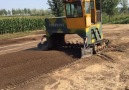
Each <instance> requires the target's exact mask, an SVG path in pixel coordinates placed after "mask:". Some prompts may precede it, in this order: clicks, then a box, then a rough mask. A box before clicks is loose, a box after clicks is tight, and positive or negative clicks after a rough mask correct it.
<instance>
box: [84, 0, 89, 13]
mask: <svg viewBox="0 0 129 90" xmlns="http://www.w3.org/2000/svg"><path fill="white" fill-rule="evenodd" d="M85 12H86V14H90V2H88V1H87V2H85Z"/></svg>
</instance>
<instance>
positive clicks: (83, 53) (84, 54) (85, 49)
mask: <svg viewBox="0 0 129 90" xmlns="http://www.w3.org/2000/svg"><path fill="white" fill-rule="evenodd" d="M87 41H88V37H86V38H84V47H83V48H81V58H86V57H90V56H92V55H93V48H90V47H89V46H88V44H87Z"/></svg>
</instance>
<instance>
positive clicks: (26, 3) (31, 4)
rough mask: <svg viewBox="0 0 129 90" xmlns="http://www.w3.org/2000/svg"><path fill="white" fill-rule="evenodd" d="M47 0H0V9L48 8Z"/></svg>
mask: <svg viewBox="0 0 129 90" xmlns="http://www.w3.org/2000/svg"><path fill="white" fill-rule="evenodd" d="M48 7H49V6H48V5H47V0H0V9H7V10H11V9H12V8H14V9H18V8H20V9H23V8H30V9H34V8H36V9H48Z"/></svg>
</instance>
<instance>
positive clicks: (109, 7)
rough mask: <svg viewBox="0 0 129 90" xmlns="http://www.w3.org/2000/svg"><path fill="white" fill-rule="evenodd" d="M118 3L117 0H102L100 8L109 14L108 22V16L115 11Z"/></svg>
mask: <svg viewBox="0 0 129 90" xmlns="http://www.w3.org/2000/svg"><path fill="white" fill-rule="evenodd" d="M118 3H119V0H102V10H103V12H104V13H106V14H107V15H109V22H110V17H111V16H113V15H114V14H115V13H116V7H117V5H118Z"/></svg>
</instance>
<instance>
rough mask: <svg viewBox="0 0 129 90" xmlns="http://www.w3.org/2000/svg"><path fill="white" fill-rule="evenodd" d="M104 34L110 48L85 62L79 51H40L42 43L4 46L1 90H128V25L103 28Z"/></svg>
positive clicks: (0, 60)
mask: <svg viewBox="0 0 129 90" xmlns="http://www.w3.org/2000/svg"><path fill="white" fill-rule="evenodd" d="M103 33H104V37H105V38H107V39H109V40H110V45H109V48H107V49H105V50H104V51H103V52H102V53H101V54H99V55H94V56H92V57H89V58H85V59H79V57H80V54H79V53H80V50H77V49H74V50H72V49H67V50H62V49H61V50H51V51H45V52H42V51H39V50H37V49H36V47H35V46H36V42H39V40H35V41H30V40H29V43H27V42H19V44H20V45H19V46H17V44H14V43H13V44H9V45H6V46H4V47H3V45H4V44H3V45H2V47H0V49H1V53H0V54H1V55H0V89H1V90H2V89H3V90H4V89H13V90H129V25H103ZM70 39H71V40H73V38H70ZM25 43H26V44H25ZM29 46H30V47H31V48H29ZM8 47H9V49H8ZM10 48H12V51H13V49H14V50H15V48H17V49H16V51H17V52H12V51H11V50H10ZM4 49H6V52H4V54H2V51H3V50H4ZM6 53H8V54H6Z"/></svg>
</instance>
